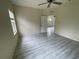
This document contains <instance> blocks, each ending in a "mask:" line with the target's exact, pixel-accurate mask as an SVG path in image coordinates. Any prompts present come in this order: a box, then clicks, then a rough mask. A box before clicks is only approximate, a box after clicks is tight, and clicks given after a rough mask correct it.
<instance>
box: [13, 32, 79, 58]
mask: <svg viewBox="0 0 79 59" xmlns="http://www.w3.org/2000/svg"><path fill="white" fill-rule="evenodd" d="M13 59H79V43H78V42H76V41H73V40H70V39H67V38H65V37H62V36H59V35H57V34H54V33H53V34H51V35H50V36H48V35H47V33H39V34H32V35H30V36H26V37H23V39H22V40H19V43H18V44H17V47H16V51H15V54H14V57H13Z"/></svg>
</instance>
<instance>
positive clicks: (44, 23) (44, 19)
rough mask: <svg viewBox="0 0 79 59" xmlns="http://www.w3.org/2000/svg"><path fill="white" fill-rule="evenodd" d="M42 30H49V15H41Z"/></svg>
mask: <svg viewBox="0 0 79 59" xmlns="http://www.w3.org/2000/svg"><path fill="white" fill-rule="evenodd" d="M41 32H47V16H41Z"/></svg>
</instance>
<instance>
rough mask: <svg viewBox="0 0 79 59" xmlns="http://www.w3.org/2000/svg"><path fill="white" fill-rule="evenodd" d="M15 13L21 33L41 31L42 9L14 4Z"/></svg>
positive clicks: (24, 34)
mask: <svg viewBox="0 0 79 59" xmlns="http://www.w3.org/2000/svg"><path fill="white" fill-rule="evenodd" d="M14 10H15V15H16V19H17V23H18V27H19V31H20V33H21V35H23V36H26V35H30V34H34V33H39V32H40V19H41V15H42V10H40V9H35V8H30V7H22V6H16V5H14Z"/></svg>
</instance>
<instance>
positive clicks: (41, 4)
mask: <svg viewBox="0 0 79 59" xmlns="http://www.w3.org/2000/svg"><path fill="white" fill-rule="evenodd" d="M47 3H48V2H45V3H42V4H38V6H40V5H43V4H47Z"/></svg>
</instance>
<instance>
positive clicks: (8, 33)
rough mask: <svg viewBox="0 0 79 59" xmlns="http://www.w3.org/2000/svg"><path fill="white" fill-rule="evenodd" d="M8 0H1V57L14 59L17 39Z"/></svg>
mask: <svg viewBox="0 0 79 59" xmlns="http://www.w3.org/2000/svg"><path fill="white" fill-rule="evenodd" d="M8 3H9V2H8V0H0V59H12V56H13V53H14V50H15V46H16V42H17V39H15V37H14V35H13V31H12V27H11V23H10V19H9V14H8V8H9V4H8Z"/></svg>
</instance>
